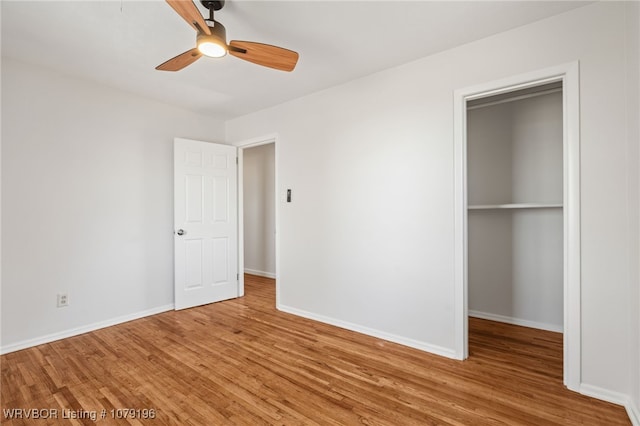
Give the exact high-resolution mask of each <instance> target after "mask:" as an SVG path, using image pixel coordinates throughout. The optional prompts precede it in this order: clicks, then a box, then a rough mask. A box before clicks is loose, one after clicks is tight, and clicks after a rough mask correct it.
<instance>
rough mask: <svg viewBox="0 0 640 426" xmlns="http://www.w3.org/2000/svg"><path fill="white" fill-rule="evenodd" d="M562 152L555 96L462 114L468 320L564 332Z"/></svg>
mask: <svg viewBox="0 0 640 426" xmlns="http://www.w3.org/2000/svg"><path fill="white" fill-rule="evenodd" d="M516 99H517V98H516ZM562 149H563V131H562V91H561V89H558V90H555V91H551V93H545V94H538V95H536V96H527V97H524V98H523V99H518V100H509V101H501V102H498V103H495V104H487V105H486V106H482V105H476V106H473V107H469V108H468V111H467V177H468V182H467V188H468V189H467V191H468V192H467V197H468V198H467V200H468V209H469V210H468V291H469V293H468V304H469V316H473V317H480V318H486V319H492V320H497V321H502V322H508V323H512V324H519V325H525V326H529V327H535V328H542V329H546V330H553V331H562V329H563V264H564V263H563V214H562V199H563V194H562V188H563V167H562V165H563V161H562Z"/></svg>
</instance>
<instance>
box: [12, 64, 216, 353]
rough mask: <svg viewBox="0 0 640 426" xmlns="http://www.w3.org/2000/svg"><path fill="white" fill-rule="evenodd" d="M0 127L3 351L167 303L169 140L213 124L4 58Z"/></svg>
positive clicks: (200, 134)
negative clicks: (60, 301) (62, 296)
mask: <svg viewBox="0 0 640 426" xmlns="http://www.w3.org/2000/svg"><path fill="white" fill-rule="evenodd" d="M2 124H3V126H2V207H3V211H2V229H3V234H2V266H3V268H2V349H3V351H6V350H13V349H16V348H19V347H21V346H23V345H24V344H27V343H29V341H31V340H32V339H35V341H40V340H42V339H44V340H46V339H49V338H55V337H60V336H62V335H65V334H67V333H70V332H71V331H73V330H74V329H85V328H87V327H89V328H91V326H92V325H96V324H98V325H99V324H103V323H104V322H110V321H111V322H112V321H114V320H117V319H118V318H120V319H122V318H128V317H131V316H136V315H139V314H144V313H148V312H153V311H157V310H162V309H167V308H169V307H171V305H172V304H173V138H174V136H182V137H187V138H194V139H201V140H222V139H223V133H224V126H223V125H222V124H221V122H220V121H216V120H214V119H210V118H207V117H204V116H199V115H195V114H193V113H189V112H185V111H182V110H179V109H176V108H173V107H169V106H167V105H163V104H159V103H155V102H151V101H147V100H143V99H141V98H138V97H136V96H133V95H130V94H127V93H123V92H119V91H116V90H114V89H111V88H108V87H103V86H99V85H97V84H94V83H90V82H85V81H79V80H76V79H73V78H69V77H66V76H63V75H60V74H57V73H55V72H52V71H49V70H44V69H40V68H37V67H34V66H31V65H27V64H24V63H18V62H15V61H12V60H8V59H6V58H3V61H2ZM60 292H67V293H68V294H69V306H68V307H66V308H56V294H57V293H60Z"/></svg>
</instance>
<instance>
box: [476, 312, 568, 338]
mask: <svg viewBox="0 0 640 426" xmlns="http://www.w3.org/2000/svg"><path fill="white" fill-rule="evenodd" d="M469 316H470V317H473V318H480V319H486V320H490V321H497V322H504V323H507V324H513V325H520V326H522V327H530V328H538V329H540V330H547V331H555V332H557V333H562V332H563V331H564V330H563V327H562V325H555V324H547V323H544V322H536V321H529V320H524V319H520V318H513V317H507V316H504V315H497V314H490V313H487V312H480V311H472V310H469Z"/></svg>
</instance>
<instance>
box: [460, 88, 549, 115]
mask: <svg viewBox="0 0 640 426" xmlns="http://www.w3.org/2000/svg"><path fill="white" fill-rule="evenodd" d="M557 92H562V87H557V88H554V89H549V90H541V91H540V92H535V93H527V94H524V95H518V96H514V97H512V98H506V99H500V100H497V101H490V102H487V103H485V104H478V105H473V106H470V107H467V111H470V110H472V109H478V108H484V107H489V106H494V105H499V104H503V103H505V102H513V101H520V100H522V99H529V98H535V97H536V96H542V95H549V94H551V93H557Z"/></svg>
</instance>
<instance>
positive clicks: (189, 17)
mask: <svg viewBox="0 0 640 426" xmlns="http://www.w3.org/2000/svg"><path fill="white" fill-rule="evenodd" d="M166 1H167V3H169V6H171V7H172V8H173V10H175V11H176V12H177V13H178V15H180V16H181V17H182V18H183V19H184V20H185V21H187V23H188V24H189V25H191V26H192V27H193V28H194V29H195V30H196V31H197V32H198V34H197V36H196V47H194V48H193V49H190V50H187V51H186V52H184V53H181V54H180V55H178V56H176V57H175V58H171V59H169V60H168V61H166V62H164V63H162V64H160V65H158V66H157V67H156V69H157V70H161V71H179V70H181V69H183V68H184V67H186V66H187V65H191V64H192V63H194V62H195V61H197V60H198V59H200V58H201V57H202V56H203V55H204V56H209V57H213V58H220V57H223V56H225V55H226V54H227V53H229V54H230V55H232V56H235V57H236V58H240V59H243V60H245V61H249V62H253V63H254V64H258V65H262V66H265V67H269V68H275V69H277V70H281V71H292V70H293V69H294V68H295V66H296V63H297V62H298V53H296V52H294V51H292V50H288V49H284V48H282V47H278V46H272V45H270V44H264V43H255V42H251V41H238V40H231V41H230V42H229V44H227V34H226V30H225V28H224V25H222V24H221V23H220V22H218V21H216V20H214V19H213V12H214V11H217V10H220V9H222V7H223V6H224V2H225V0H215V1H208V0H201V1H200V3H202V5H203V6H204V7H206V8H207V9H209V19H207V20H205V19H204V18H203V17H202V15H200V12H199V11H198V8H197V7H196V5H195V4H194V3H193V1H192V0H166Z"/></svg>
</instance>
